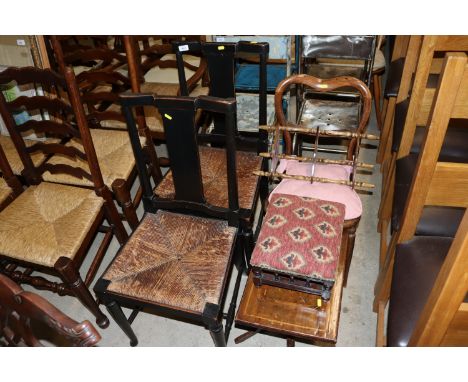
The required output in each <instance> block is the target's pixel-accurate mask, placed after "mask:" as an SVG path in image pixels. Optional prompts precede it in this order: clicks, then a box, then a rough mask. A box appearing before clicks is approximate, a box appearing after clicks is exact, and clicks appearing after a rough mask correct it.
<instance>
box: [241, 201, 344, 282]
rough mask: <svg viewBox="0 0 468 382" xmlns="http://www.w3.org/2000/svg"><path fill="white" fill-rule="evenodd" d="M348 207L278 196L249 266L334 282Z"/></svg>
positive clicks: (269, 211)
mask: <svg viewBox="0 0 468 382" xmlns="http://www.w3.org/2000/svg"><path fill="white" fill-rule="evenodd" d="M344 213H345V207H344V205H342V204H340V203H334V202H329V201H325V200H320V199H313V198H307V197H298V196H294V195H284V194H276V195H275V196H274V198H272V200H271V202H270V204H269V205H268V210H267V213H266V215H265V219H264V224H263V226H262V228H261V230H260V234H259V237H258V240H257V245H256V246H255V249H254V251H253V253H252V258H251V261H250V264H251V265H252V266H254V267H259V268H263V269H266V270H270V271H279V272H283V273H288V274H293V275H299V276H305V277H310V278H313V279H317V280H334V278H335V270H336V267H337V264H338V259H339V256H340V248H341V236H342V232H343V222H344Z"/></svg>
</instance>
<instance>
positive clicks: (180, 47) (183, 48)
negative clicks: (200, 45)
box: [179, 45, 189, 52]
mask: <svg viewBox="0 0 468 382" xmlns="http://www.w3.org/2000/svg"><path fill="white" fill-rule="evenodd" d="M188 50H189V47H188V45H180V46H179V52H187V51H188Z"/></svg>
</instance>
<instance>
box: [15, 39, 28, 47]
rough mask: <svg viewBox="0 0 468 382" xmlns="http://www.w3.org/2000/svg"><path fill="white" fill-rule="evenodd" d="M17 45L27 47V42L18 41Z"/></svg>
mask: <svg viewBox="0 0 468 382" xmlns="http://www.w3.org/2000/svg"><path fill="white" fill-rule="evenodd" d="M16 45H19V46H26V41H24V40H16Z"/></svg>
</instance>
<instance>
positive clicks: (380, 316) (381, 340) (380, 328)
mask: <svg viewBox="0 0 468 382" xmlns="http://www.w3.org/2000/svg"><path fill="white" fill-rule="evenodd" d="M384 326H385V303H383V302H381V303H379V308H378V311H377V335H376V339H375V346H378V347H382V346H385V344H386V340H385V328H384Z"/></svg>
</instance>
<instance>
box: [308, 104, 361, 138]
mask: <svg viewBox="0 0 468 382" xmlns="http://www.w3.org/2000/svg"><path fill="white" fill-rule="evenodd" d="M358 117H359V104H358V103H357V102H343V101H327V100H319V99H307V100H305V101H304V108H303V111H302V115H301V122H300V123H301V124H302V125H304V127H309V128H311V129H316V128H317V127H319V128H320V129H322V130H356V129H357V127H358V123H359V118H358Z"/></svg>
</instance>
